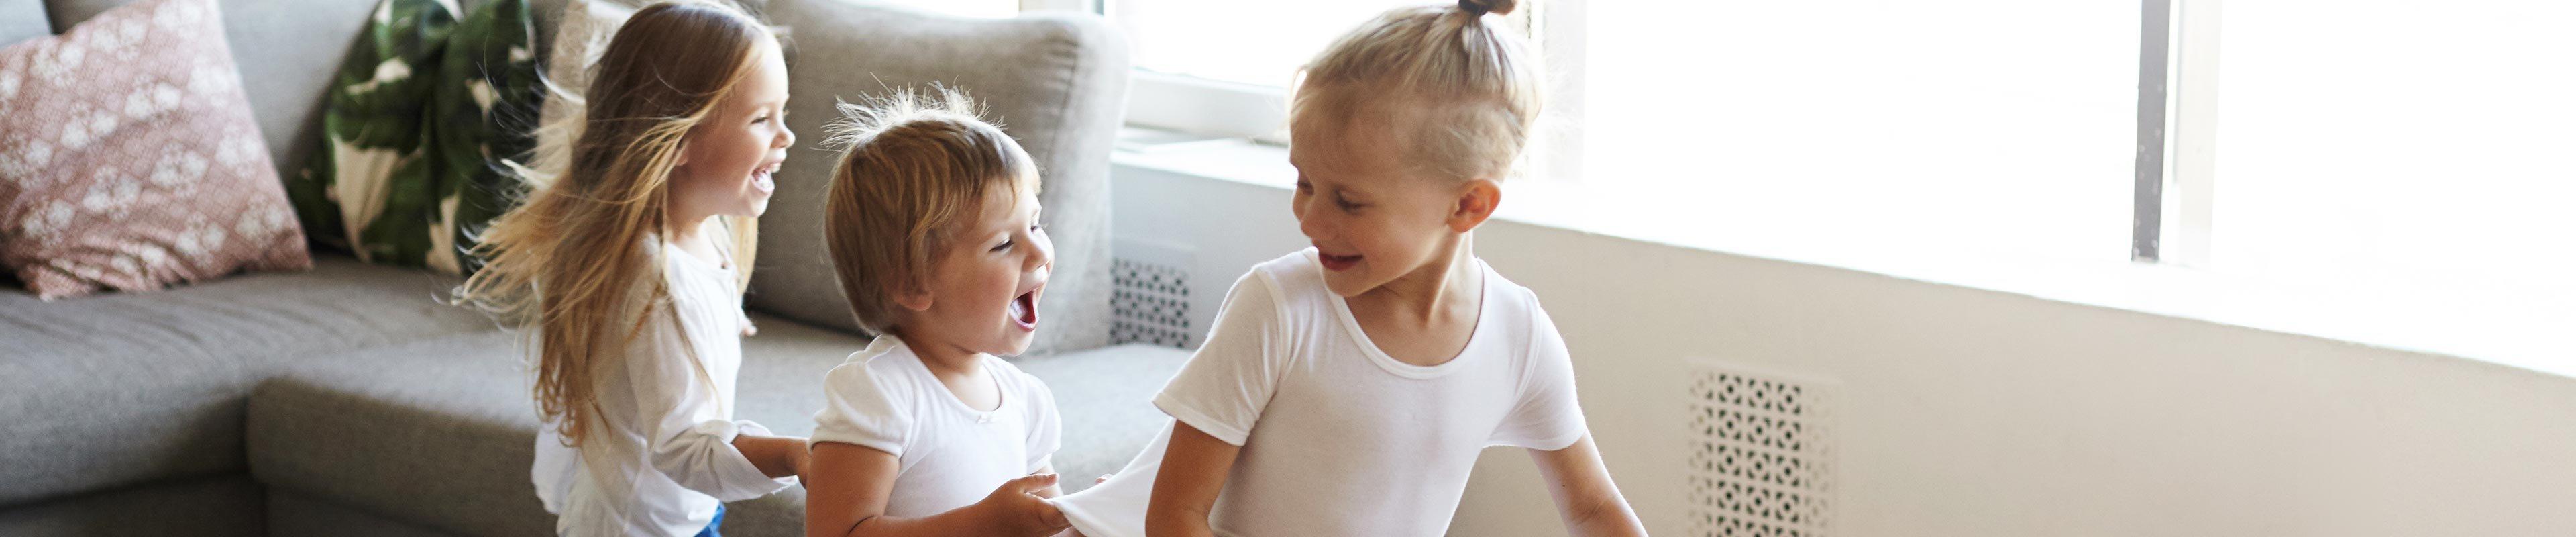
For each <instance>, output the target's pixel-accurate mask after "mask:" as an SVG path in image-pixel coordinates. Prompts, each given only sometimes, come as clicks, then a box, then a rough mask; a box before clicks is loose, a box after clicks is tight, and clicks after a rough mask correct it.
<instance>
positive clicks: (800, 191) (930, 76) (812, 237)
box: [745, 0, 1129, 355]
mask: <svg viewBox="0 0 2576 537" xmlns="http://www.w3.org/2000/svg"><path fill="white" fill-rule="evenodd" d="M768 14H769V18H770V20H771V21H773V22H775V23H777V24H780V25H783V26H786V27H787V30H788V41H789V43H790V45H789V48H788V55H789V58H788V66H787V78H788V92H789V94H791V95H793V96H794V97H793V98H792V99H790V100H789V101H788V104H787V106H788V114H787V122H788V127H789V128H791V129H794V130H795V132H796V134H797V136H798V140H799V142H798V145H799V147H797V148H795V149H790V150H788V156H787V163H786V165H785V166H784V167H783V168H781V169H780V171H779V172H778V176H777V181H778V194H777V196H776V197H775V198H773V199H771V200H770V202H769V213H768V214H767V215H766V216H763V217H761V222H760V262H759V264H758V272H755V273H753V275H752V281H751V295H750V296H748V297H745V299H746V300H747V301H748V302H749V303H750V304H751V306H752V307H754V308H756V309H760V310H765V311H768V312H770V313H774V314H778V315H780V316H785V317H788V318H792V319H796V320H799V321H803V322H807V323H811V324H817V325H822V326H828V327H834V328H839V329H843V330H850V331H855V330H857V323H856V322H855V321H854V320H852V318H851V316H850V312H849V307H848V306H847V304H846V300H845V299H844V298H843V296H842V294H841V292H840V285H839V284H838V283H837V280H836V277H835V276H834V274H833V271H832V266H831V263H830V259H829V257H828V256H827V255H826V253H825V251H824V248H823V197H822V194H823V190H824V188H825V187H826V185H828V184H829V183H830V180H831V174H832V166H833V164H834V163H835V161H836V159H835V157H836V156H838V153H837V152H834V151H830V150H829V149H830V148H827V147H824V146H823V144H822V141H823V139H824V137H825V136H826V133H825V131H824V128H823V126H824V124H825V123H826V122H828V121H830V120H832V119H833V118H837V117H839V116H840V114H839V113H838V112H836V111H835V110H834V108H833V104H834V102H835V101H836V100H844V101H850V102H858V101H860V100H861V99H864V98H867V97H870V96H877V95H884V94H885V93H886V92H887V91H889V90H891V89H903V88H910V89H925V88H927V87H929V85H930V84H932V83H937V84H939V85H941V86H945V87H950V88H959V89H963V90H966V91H967V92H968V93H971V94H973V95H974V96H975V98H976V99H978V100H981V101H983V103H984V105H985V116H986V118H987V119H992V120H996V121H998V122H999V123H1000V124H1001V125H1002V130H1003V131H1005V132H1008V133H1010V135H1011V137H1012V138H1015V139H1017V140H1018V141H1019V142H1020V145H1021V146H1023V147H1024V148H1026V149H1027V150H1028V152H1029V156H1031V157H1032V158H1035V159H1036V160H1037V165H1038V173H1039V174H1040V175H1041V176H1042V177H1044V187H1043V188H1044V190H1043V191H1042V192H1041V193H1040V194H1039V201H1040V202H1041V203H1044V204H1045V205H1046V211H1045V213H1044V214H1045V216H1044V217H1043V218H1044V219H1045V224H1046V226H1047V228H1048V234H1049V235H1050V236H1051V237H1052V238H1053V239H1054V241H1055V256H1056V260H1055V268H1054V274H1053V275H1052V276H1051V278H1050V279H1049V280H1048V283H1047V290H1046V295H1045V297H1044V298H1043V299H1042V300H1041V301H1040V303H1039V305H1038V310H1039V315H1040V318H1041V319H1042V320H1043V322H1044V325H1042V327H1041V328H1039V329H1038V335H1037V341H1036V342H1035V343H1034V344H1032V345H1031V346H1030V350H1029V352H1030V354H1033V355H1034V354H1048V353H1053V352H1063V351H1074V350H1081V349H1088V348H1092V347H1099V346H1102V345H1105V344H1107V343H1108V341H1109V322H1110V321H1109V313H1110V312H1109V292H1110V285H1111V282H1110V277H1109V264H1110V263H1109V261H1110V260H1109V217H1110V215H1109V152H1110V146H1111V144H1112V143H1113V142H1114V141H1115V138H1116V137H1117V134H1118V126H1119V124H1120V123H1121V121H1122V120H1123V117H1124V115H1125V111H1126V100H1127V97H1126V95H1127V73H1128V68H1129V63H1128V59H1127V45H1126V40H1125V39H1124V38H1123V37H1121V36H1120V34H1119V33H1118V31H1117V30H1116V29H1115V28H1112V27H1110V26H1109V24H1108V23H1107V22H1105V21H1102V20H1101V19H1100V18H1099V17H1097V16H1092V15H1085V14H1033V15H1026V16H1022V17H1018V18H1011V19H969V18H958V17H950V16H944V15H936V14H929V13H922V12H917V11H912V10H906V9H901V8H893V7H887V6H883V5H878V4H869V3H865V2H855V1H852V0H772V1H771V2H769V5H768Z"/></svg>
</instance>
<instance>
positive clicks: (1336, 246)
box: [1288, 120, 1491, 297]
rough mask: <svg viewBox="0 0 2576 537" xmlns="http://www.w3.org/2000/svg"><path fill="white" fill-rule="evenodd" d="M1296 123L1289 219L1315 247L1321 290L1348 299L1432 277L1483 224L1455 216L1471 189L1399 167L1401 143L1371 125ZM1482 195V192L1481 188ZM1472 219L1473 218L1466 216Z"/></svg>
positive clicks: (1468, 184) (1466, 183)
mask: <svg viewBox="0 0 2576 537" xmlns="http://www.w3.org/2000/svg"><path fill="white" fill-rule="evenodd" d="M1330 123H1333V122H1321V121H1309V122H1301V123H1300V124H1299V125H1296V126H1295V127H1292V128H1291V131H1290V136H1291V137H1292V138H1293V140H1292V142H1291V143H1290V144H1289V150H1288V163H1289V164H1290V165H1293V166H1295V167H1296V168H1297V194H1296V196H1295V197H1294V198H1293V200H1294V201H1293V202H1292V204H1293V205H1292V207H1291V210H1292V212H1294V213H1296V215H1297V229H1298V231H1301V232H1304V233H1305V234H1306V238H1307V239H1308V240H1310V241H1312V242H1313V243H1314V245H1315V250H1316V253H1317V258H1318V260H1319V261H1321V262H1322V264H1323V266H1324V286H1325V287H1327V288H1330V289H1332V291H1333V293H1334V294H1338V295H1341V296H1344V297H1355V296H1359V295H1360V294H1362V293H1367V292H1369V291H1372V290H1376V289H1378V288H1380V287H1383V286H1385V285H1386V284H1387V283H1388V282H1392V281H1395V280H1397V279H1398V278H1403V277H1406V276H1408V275H1418V274H1422V273H1426V272H1428V271H1437V270H1440V269H1442V268H1444V267H1442V266H1435V265H1439V263H1437V262H1438V261H1440V260H1443V259H1446V257H1444V256H1443V254H1445V253H1448V252H1451V251H1454V249H1455V248H1457V247H1458V244H1459V241H1460V240H1461V237H1463V236H1464V234H1465V233H1466V232H1467V231H1468V230H1471V229H1474V227H1475V225H1476V224H1477V223H1481V222H1482V221H1483V215H1481V214H1462V210H1461V209H1462V205H1461V204H1462V202H1465V203H1472V202H1474V201H1475V200H1476V198H1475V197H1474V196H1471V195H1469V194H1471V193H1472V192H1474V191H1475V190H1476V188H1477V183H1480V182H1481V183H1484V184H1486V185H1490V184H1491V182H1490V181H1459V180H1455V179H1448V178H1442V177H1434V176H1432V174H1430V173H1427V172H1425V171H1422V170H1421V169H1420V167H1416V166H1407V165H1405V162H1404V161H1403V160H1402V159H1401V158H1400V157H1399V155H1400V154H1401V152H1400V151H1401V149H1402V146H1401V143H1390V142H1392V140H1390V139H1389V138H1391V137H1390V136H1387V135H1386V133H1388V132H1392V131H1391V130H1390V129H1386V128H1380V126H1378V125H1375V124H1374V123H1375V122H1373V121H1368V120H1358V121H1354V122H1352V124H1351V125H1349V126H1348V127H1343V126H1338V125H1331V124H1330ZM1486 188H1490V186H1487V187H1486ZM1466 212H1468V213H1472V212H1473V211H1466Z"/></svg>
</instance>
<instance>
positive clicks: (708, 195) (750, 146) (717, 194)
mask: <svg viewBox="0 0 2576 537" xmlns="http://www.w3.org/2000/svg"><path fill="white" fill-rule="evenodd" d="M753 47H754V48H755V49H756V50H754V51H753V52H752V55H751V56H752V57H751V65H749V66H748V67H747V68H745V69H744V70H743V72H742V76H743V79H742V80H741V81H740V82H739V83H737V84H736V85H735V86H734V88H733V91H732V92H730V93H728V94H727V95H725V96H724V101H723V102H720V103H717V104H716V107H715V109H714V110H713V111H711V112H709V113H708V114H707V117H706V119H704V120H702V121H699V122H698V124H697V126H695V127H692V128H690V129H689V133H688V135H687V137H686V138H685V139H684V140H685V141H683V142H682V144H683V147H682V148H681V154H682V159H683V160H682V161H681V162H680V165H679V167H677V168H675V169H673V170H672V173H671V175H672V177H671V189H672V190H671V193H672V196H671V205H672V211H671V212H672V213H673V214H675V215H699V216H736V217H744V218H751V217H758V216H760V214H761V213H762V212H765V211H767V210H768V209H769V196H770V192H771V191H772V190H775V189H776V188H777V183H776V182H775V181H772V180H771V179H770V176H771V175H772V174H774V173H776V172H777V171H778V165H779V164H780V163H782V162H785V161H786V160H787V147H788V146H791V145H795V144H796V133H793V132H789V131H788V130H787V117H786V107H787V65H786V63H785V62H784V61H782V60H780V57H779V52H778V43H777V42H776V41H773V40H767V39H763V40H758V41H755V42H754V45H753Z"/></svg>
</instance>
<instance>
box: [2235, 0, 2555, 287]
mask: <svg viewBox="0 0 2576 537" xmlns="http://www.w3.org/2000/svg"><path fill="white" fill-rule="evenodd" d="M2223 13H2224V15H2223V16H2222V18H2223V24H2221V25H2220V27H2219V32H2220V35H2221V37H2220V39H2219V44H2218V66H2217V70H2218V71H2219V76H2218V84H2219V102H2218V107H2217V111H2216V115H2217V129H2216V138H2215V140H2214V144H2215V146H2216V151H2215V155H2216V165H2215V175H2214V177H2213V178H2212V179H2211V183H2212V189H2213V192H2212V193H2211V199H2212V207H2211V212H2212V215H2211V222H2210V232H2209V241H2210V244H2209V249H2210V254H2209V259H2208V268H2209V269H2210V270H2213V271H2219V272H2226V273H2232V274H2243V275H2248V276H2252V277H2260V278H2264V279H2268V280H2277V281H2282V282H2293V283H2299V284H2306V285H2312V286H2318V287H2324V288H2327V289H2330V290H2333V291H2338V292H2353V293H2373V294H2376V293H2383V292H2389V291H2403V292H2409V293H2428V294H2438V295H2448V296H2450V297H2455V298H2458V299H2461V300H2471V301H2494V302H2502V303H2501V304H2495V305H2497V306H2504V307H2509V308H2520V309H2525V310H2526V311H2528V310H2529V309H2539V310H2553V309H2554V310H2555V311H2556V312H2557V313H2558V314H2559V315H2563V316H2565V317H2566V318H2568V319H2570V320H2576V311H2571V310H2570V309H2569V305H2570V304H2576V247H2571V245H2576V208H2571V207H2570V205H2571V204H2576V159H2571V158H2570V157H2571V156H2576V128H2571V126H2576V31H2569V28H2576V4H2571V3H2568V2H2560V1H2546V0H2407V1H2375V2H2341V1H2333V0H2266V1H2261V2H2253V1H2243V2H2227V3H2226V4H2224V11H2223Z"/></svg>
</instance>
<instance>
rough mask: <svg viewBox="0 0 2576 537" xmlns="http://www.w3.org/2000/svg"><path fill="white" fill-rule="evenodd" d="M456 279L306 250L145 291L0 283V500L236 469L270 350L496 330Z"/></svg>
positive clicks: (321, 349) (295, 351)
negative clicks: (443, 298) (305, 258)
mask: <svg viewBox="0 0 2576 537" xmlns="http://www.w3.org/2000/svg"><path fill="white" fill-rule="evenodd" d="M451 285H453V280H450V279H447V278H442V277H438V276H434V275H430V274H428V273H424V272H418V271H412V270H406V269H399V268H387V267H377V266H370V265H364V264H360V263H358V262H357V261H355V260H352V259H348V258H343V257H336V256H318V257H317V258H316V259H315V262H314V268H313V270H311V271H307V272H297V273H258V274H245V275H240V276H235V277H232V278H228V279H224V280H220V281H214V282H207V283H203V284H197V285H189V286H184V287H177V288H173V289H169V290H165V291H159V292H152V293H109V294H102V295H94V296H88V297H82V298H76V299H70V300H62V301H57V302H50V303H48V302H41V301H38V300H36V298H35V297H34V296H32V295H28V294H26V293H25V292H23V291H16V290H7V291H0V342H7V343H6V344H5V346H0V379H9V383H10V387H9V389H7V390H0V416H9V419H7V420H0V505H8V504H14V503H20V502H24V501H29V500H32V499H37V498H45V497H51V496H56V495H62V494H72V493H78V492H83V491H91V490H99V489H103V488H108V487H114V486H118V485H124V484H130V483H139V482H144V481H149V480H156V479H165V478H171V477H178V476H187V475H200V474H212V473H217V472H224V471H231V470H238V469H240V468H241V467H242V451H241V438H242V436H241V435H242V432H241V416H242V402H243V401H244V398H245V396H246V394H247V393H248V391H249V389H250V387H251V385H252V384H253V383H255V382H257V381H258V380H259V379H262V378H266V377H267V376H268V373H267V371H268V370H269V369H270V368H272V367H273V366H275V365H276V364H277V363H279V362H280V361H281V360H289V359H295V358H302V357H307V356H312V355H316V354H324V353H334V352H340V351H345V350H349V349H355V348H360V347H366V346H375V345H384V344H387V343H392V342H399V341H409V340H415V339H422V338H427V337H433V336H439V335H446V334H457V333H466V332H477V331H490V330H493V326H492V324H491V322H490V321H488V320H485V319H484V318H483V317H482V316H481V315H477V314H474V313H472V312H469V311H465V310H462V309H459V308H454V307H449V306H443V305H440V304H438V303H437V302H435V301H434V300H433V297H434V296H435V294H436V293H438V292H440V291H442V290H444V289H446V288H447V287H449V286H451Z"/></svg>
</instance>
